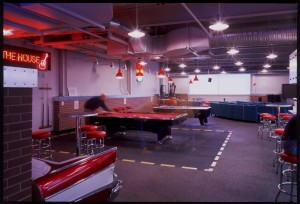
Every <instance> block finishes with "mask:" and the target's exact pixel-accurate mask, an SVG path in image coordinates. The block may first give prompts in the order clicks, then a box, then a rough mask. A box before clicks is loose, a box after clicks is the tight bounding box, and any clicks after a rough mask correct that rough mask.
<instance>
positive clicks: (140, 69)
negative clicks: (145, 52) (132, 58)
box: [135, 62, 144, 81]
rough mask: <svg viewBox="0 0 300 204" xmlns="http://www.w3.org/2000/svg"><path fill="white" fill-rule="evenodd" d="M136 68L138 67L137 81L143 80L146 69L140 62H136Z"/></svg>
mask: <svg viewBox="0 0 300 204" xmlns="http://www.w3.org/2000/svg"><path fill="white" fill-rule="evenodd" d="M135 69H136V74H135V76H136V79H137V81H143V78H144V70H143V65H141V63H140V62H138V63H136V64H135Z"/></svg>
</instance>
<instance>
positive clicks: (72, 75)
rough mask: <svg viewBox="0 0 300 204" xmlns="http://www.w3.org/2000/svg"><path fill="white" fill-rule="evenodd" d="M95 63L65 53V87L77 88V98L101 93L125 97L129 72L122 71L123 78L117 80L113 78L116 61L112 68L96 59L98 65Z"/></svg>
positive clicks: (93, 59)
mask: <svg viewBox="0 0 300 204" xmlns="http://www.w3.org/2000/svg"><path fill="white" fill-rule="evenodd" d="M95 62H96V58H93V57H88V56H85V55H83V54H80V53H75V52H67V67H66V68H67V87H68V88H69V87H74V88H77V93H78V96H96V95H99V94H101V93H107V94H108V95H122V94H124V95H126V94H127V89H128V87H127V78H128V72H129V70H128V69H127V70H124V69H122V72H123V76H124V78H123V79H122V80H119V79H116V78H115V75H116V73H117V71H118V68H119V63H118V61H115V62H114V68H112V67H110V62H109V61H107V60H100V59H98V62H99V64H98V65H97V64H96V63H95ZM123 64H124V62H122V65H123ZM122 65H121V66H122Z"/></svg>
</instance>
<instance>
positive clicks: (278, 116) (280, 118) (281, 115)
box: [277, 113, 289, 128]
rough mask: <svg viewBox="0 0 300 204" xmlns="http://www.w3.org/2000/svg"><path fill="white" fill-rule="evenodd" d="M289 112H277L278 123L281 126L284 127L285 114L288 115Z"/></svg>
mask: <svg viewBox="0 0 300 204" xmlns="http://www.w3.org/2000/svg"><path fill="white" fill-rule="evenodd" d="M288 115H289V114H288V113H278V114H277V124H278V127H279V128H283V127H284V123H283V116H288Z"/></svg>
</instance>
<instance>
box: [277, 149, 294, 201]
mask: <svg viewBox="0 0 300 204" xmlns="http://www.w3.org/2000/svg"><path fill="white" fill-rule="evenodd" d="M279 162H280V166H281V170H280V171H281V173H280V183H279V184H278V189H279V191H278V193H277V195H276V198H275V202H277V199H278V197H279V195H280V193H281V192H283V193H285V194H287V195H289V196H290V202H293V197H297V180H296V177H297V156H293V155H290V154H287V153H286V152H284V151H282V152H281V153H280V159H279ZM283 164H286V165H287V166H288V167H287V168H286V169H284V170H282V166H283ZM283 176H285V177H286V178H287V179H288V180H287V181H283ZM288 187H290V189H288ZM294 191H296V192H294Z"/></svg>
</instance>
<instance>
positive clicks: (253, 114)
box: [244, 105, 259, 122]
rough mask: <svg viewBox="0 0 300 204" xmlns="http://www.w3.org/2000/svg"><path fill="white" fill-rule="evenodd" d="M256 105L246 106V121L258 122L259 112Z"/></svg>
mask: <svg viewBox="0 0 300 204" xmlns="http://www.w3.org/2000/svg"><path fill="white" fill-rule="evenodd" d="M257 109H258V108H257V106H256V105H246V106H244V120H247V121H252V122H258V121H259V120H258V111H257Z"/></svg>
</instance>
